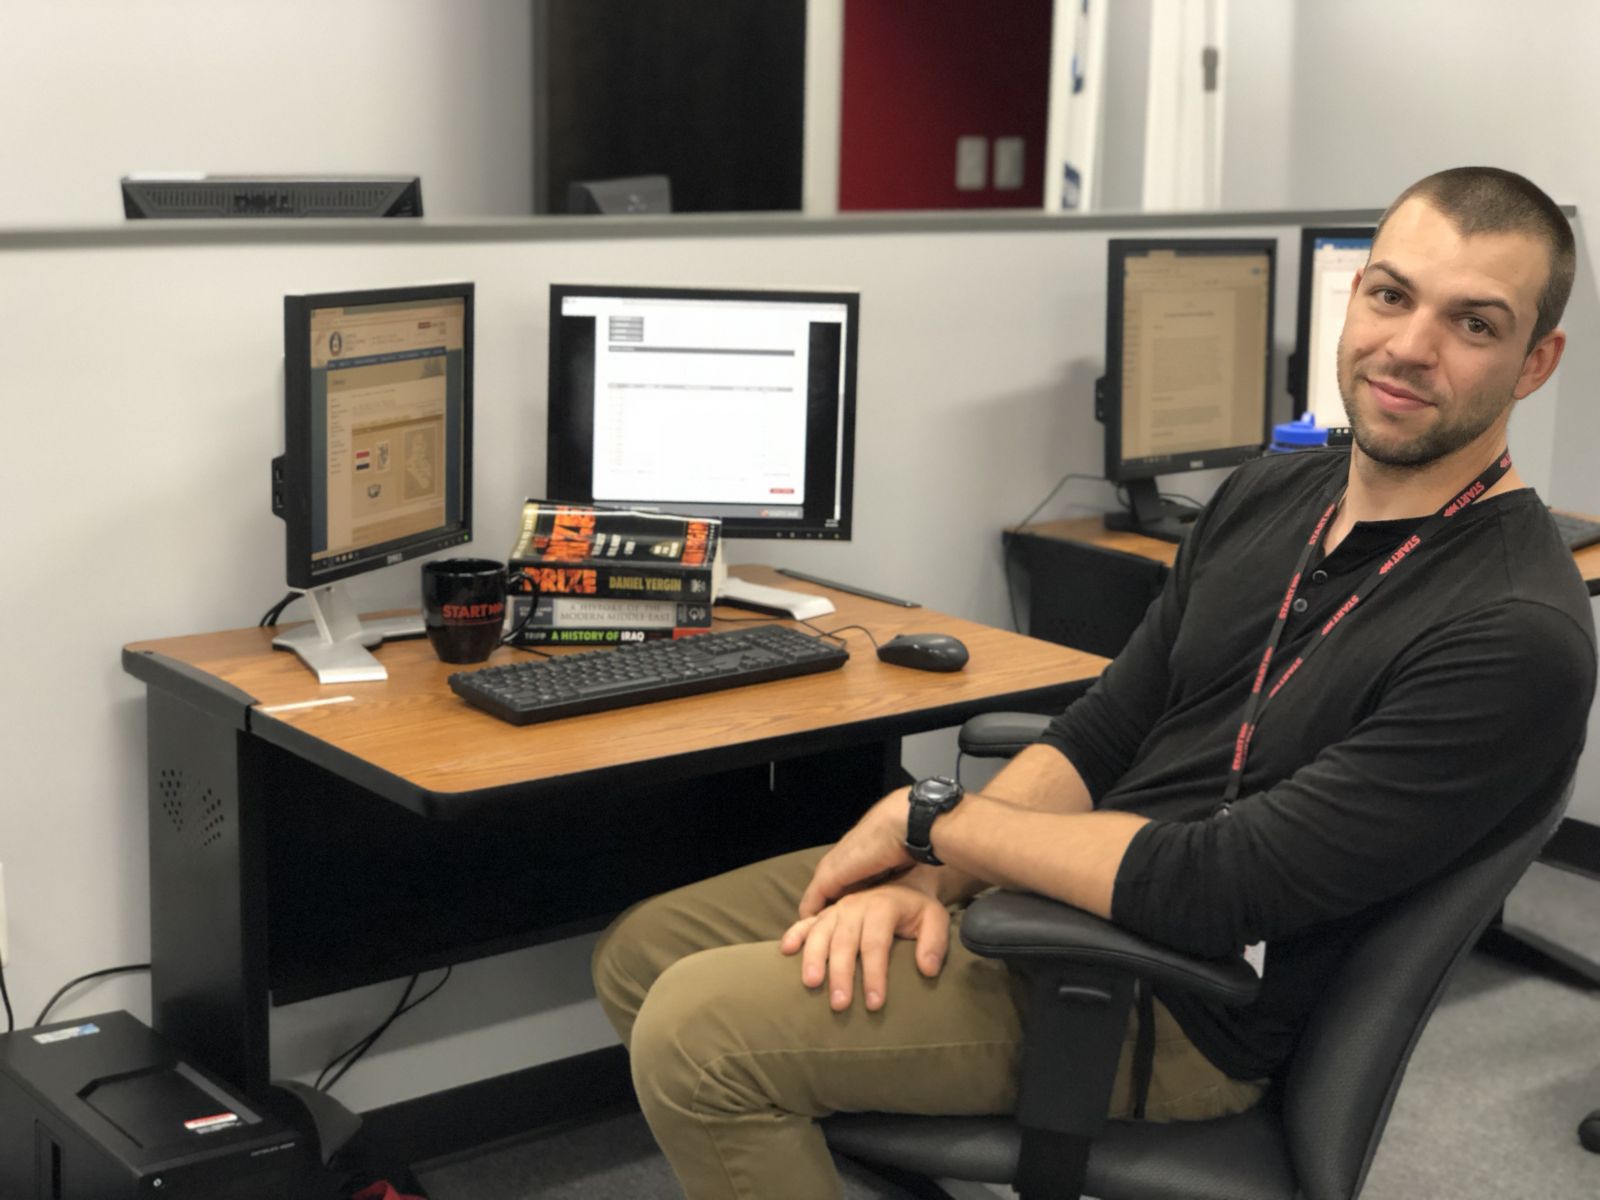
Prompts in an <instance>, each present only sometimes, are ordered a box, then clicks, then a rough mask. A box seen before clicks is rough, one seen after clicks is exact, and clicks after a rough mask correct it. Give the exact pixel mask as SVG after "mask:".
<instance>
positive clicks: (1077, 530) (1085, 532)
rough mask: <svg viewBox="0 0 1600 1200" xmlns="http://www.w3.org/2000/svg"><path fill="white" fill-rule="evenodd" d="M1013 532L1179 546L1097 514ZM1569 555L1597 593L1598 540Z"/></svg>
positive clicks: (1160, 550) (1140, 546)
mask: <svg viewBox="0 0 1600 1200" xmlns="http://www.w3.org/2000/svg"><path fill="white" fill-rule="evenodd" d="M1573 515H1575V516H1583V517H1587V519H1588V520H1591V521H1600V517H1592V516H1588V515H1587V514H1585V513H1575V514H1573ZM1012 532H1014V533H1019V534H1023V535H1025V536H1028V537H1042V538H1057V539H1060V540H1061V541H1066V542H1081V543H1083V544H1085V545H1089V546H1094V547H1097V548H1098V549H1101V550H1116V551H1118V552H1120V553H1122V554H1134V555H1137V556H1139V557H1140V558H1151V559H1155V560H1156V561H1157V562H1162V563H1165V564H1166V565H1167V566H1169V567H1170V566H1171V565H1172V564H1173V562H1174V560H1175V559H1176V558H1177V555H1178V547H1177V544H1176V543H1174V542H1163V541H1161V540H1159V539H1158V538H1151V537H1145V536H1144V535H1143V534H1142V533H1115V532H1112V531H1111V530H1109V529H1107V528H1106V527H1105V523H1104V522H1103V521H1102V520H1101V519H1100V518H1099V517H1079V518H1076V519H1074V520H1070V521H1042V522H1040V523H1039V524H1037V525H1024V526H1022V527H1021V528H1019V529H1016V530H1013V531H1012ZM1572 557H1573V559H1574V561H1576V562H1577V564H1578V570H1579V571H1580V572H1581V573H1582V575H1583V582H1584V583H1585V584H1586V585H1587V586H1588V588H1589V594H1590V595H1591V596H1593V595H1597V594H1600V543H1597V544H1595V545H1593V546H1585V547H1584V548H1583V549H1582V550H1575V551H1573V554H1572Z"/></svg>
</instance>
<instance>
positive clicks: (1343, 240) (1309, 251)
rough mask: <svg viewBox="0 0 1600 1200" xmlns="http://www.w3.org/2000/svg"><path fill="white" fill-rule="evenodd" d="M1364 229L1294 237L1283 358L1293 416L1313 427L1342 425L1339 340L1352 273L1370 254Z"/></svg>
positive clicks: (1302, 233) (1314, 231)
mask: <svg viewBox="0 0 1600 1200" xmlns="http://www.w3.org/2000/svg"><path fill="white" fill-rule="evenodd" d="M1373 232H1374V231H1373V228H1372V226H1370V225H1365V226H1351V227H1343V228H1337V229H1334V228H1327V229H1302V230H1301V231H1300V288H1299V292H1298V295H1299V308H1298V309H1297V311H1296V315H1295V351H1294V353H1293V354H1291V355H1290V356H1289V395H1290V396H1292V397H1293V398H1294V404H1295V411H1296V413H1310V414H1311V415H1312V416H1314V417H1315V418H1316V419H1317V424H1318V425H1322V426H1324V427H1328V428H1332V427H1333V426H1335V425H1345V424H1348V422H1347V420H1346V418H1345V411H1344V401H1343V400H1342V399H1341V398H1340V395H1339V366H1338V358H1339V334H1340V333H1341V332H1342V331H1343V329H1344V313H1345V307H1346V305H1347V304H1348V303H1349V300H1350V285H1351V283H1352V282H1353V281H1354V279H1355V274H1356V272H1357V271H1359V270H1361V269H1362V268H1363V267H1365V266H1366V265H1367V257H1368V256H1369V255H1370V254H1371V253H1372V237H1373Z"/></svg>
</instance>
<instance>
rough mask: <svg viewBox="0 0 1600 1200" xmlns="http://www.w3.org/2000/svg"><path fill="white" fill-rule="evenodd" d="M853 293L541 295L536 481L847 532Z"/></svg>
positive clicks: (796, 533) (660, 290)
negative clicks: (545, 362) (544, 424)
mask: <svg viewBox="0 0 1600 1200" xmlns="http://www.w3.org/2000/svg"><path fill="white" fill-rule="evenodd" d="M859 330H860V321H859V297H858V295H857V294H855V293H853V292H801V291H727V290H707V289H698V288H669V287H578V286H569V285H560V284H558V285H556V286H554V287H552V288H551V289H550V389H549V441H548V459H547V468H546V475H545V490H546V492H547V493H548V494H549V495H550V496H551V497H552V498H553V499H557V500H567V501H578V502H581V503H586V504H600V505H612V506H618V507H630V508H640V509H645V510H648V511H653V512H667V513H677V514H683V515H688V516H705V517H718V518H720V519H721V521H722V532H723V536H724V537H732V538H808V539H814V538H824V539H833V540H841V541H843V540H848V539H849V537H850V520H851V483H852V478H853V474H854V464H855V406H856V343H857V338H858V336H859Z"/></svg>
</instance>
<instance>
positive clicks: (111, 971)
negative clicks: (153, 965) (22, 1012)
mask: <svg viewBox="0 0 1600 1200" xmlns="http://www.w3.org/2000/svg"><path fill="white" fill-rule="evenodd" d="M149 969H150V964H149V963H131V964H129V965H128V966H126V967H106V968H104V969H103V970H100V971H90V972H89V973H88V974H87V975H79V976H78V977H77V978H76V979H73V980H71V981H69V982H67V983H64V984H62V985H61V986H60V987H59V988H57V989H56V994H55V995H54V996H51V997H50V999H49V1000H47V1001H46V1002H45V1006H44V1007H43V1008H41V1009H40V1010H39V1016H38V1019H37V1020H35V1021H34V1024H35V1025H43V1024H44V1019H45V1018H46V1017H48V1016H49V1015H50V1010H51V1009H52V1008H54V1007H55V1006H56V1001H57V1000H60V999H61V997H63V996H65V995H66V994H67V993H68V992H70V991H71V990H72V989H73V988H75V987H77V986H78V985H79V984H80V983H88V982H89V981H90V980H91V979H104V978H105V977H106V976H107V975H128V974H132V973H133V972H135V971H148V970H149Z"/></svg>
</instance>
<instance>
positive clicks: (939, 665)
mask: <svg viewBox="0 0 1600 1200" xmlns="http://www.w3.org/2000/svg"><path fill="white" fill-rule="evenodd" d="M878 657H879V658H880V659H882V660H883V661H884V662H886V663H893V664H894V665H895V666H897V667H914V668H916V669H917V670H918V671H959V670H961V668H962V667H964V666H966V665H967V648H966V647H965V646H963V645H962V644H961V643H960V642H959V641H958V640H957V639H955V638H953V637H951V636H950V635H949V634H948V633H902V634H898V635H897V636H895V637H892V638H890V639H889V640H888V641H887V642H885V643H883V645H881V646H879V647H878Z"/></svg>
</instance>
